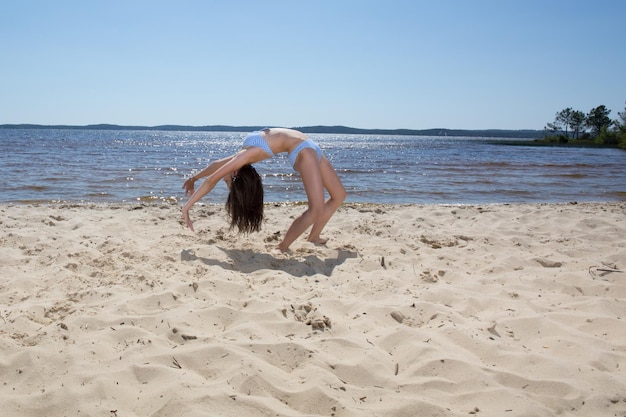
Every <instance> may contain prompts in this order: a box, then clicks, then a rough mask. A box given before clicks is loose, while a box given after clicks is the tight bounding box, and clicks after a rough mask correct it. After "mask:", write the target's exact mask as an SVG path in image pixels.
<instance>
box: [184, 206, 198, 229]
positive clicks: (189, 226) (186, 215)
mask: <svg viewBox="0 0 626 417" xmlns="http://www.w3.org/2000/svg"><path fill="white" fill-rule="evenodd" d="M183 220H184V221H185V224H187V227H188V228H189V229H190V230H191V231H192V232H194V231H195V230H193V223H192V222H191V219H190V218H189V209H188V208H187V206H184V207H183Z"/></svg>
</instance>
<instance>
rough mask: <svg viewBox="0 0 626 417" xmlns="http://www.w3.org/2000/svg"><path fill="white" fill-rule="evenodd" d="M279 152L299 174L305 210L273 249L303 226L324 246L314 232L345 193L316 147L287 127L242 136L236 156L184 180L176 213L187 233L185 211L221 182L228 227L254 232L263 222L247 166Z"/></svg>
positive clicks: (256, 185) (257, 188)
mask: <svg viewBox="0 0 626 417" xmlns="http://www.w3.org/2000/svg"><path fill="white" fill-rule="evenodd" d="M281 152H286V153H287V155H288V158H289V161H290V162H291V165H292V166H293V168H294V169H295V170H296V171H298V172H299V173H300V177H301V178H302V183H303V185H304V190H305V192H306V196H307V200H308V208H307V210H306V211H305V212H304V213H302V215H300V216H299V217H298V218H297V219H295V220H294V222H293V223H292V224H291V226H290V227H289V229H288V230H287V233H286V234H285V237H284V239H283V240H282V242H280V244H279V245H278V249H279V250H280V251H281V252H285V251H287V249H288V248H289V246H290V245H291V244H292V243H293V242H294V241H295V240H296V239H297V238H298V236H300V235H301V234H302V233H304V232H305V230H306V229H307V228H308V227H309V226H312V227H311V232H310V234H309V238H308V240H309V241H310V242H313V243H316V244H324V243H326V239H323V238H322V237H321V236H320V234H321V232H322V229H324V226H326V223H328V220H330V218H331V216H332V215H333V213H335V211H336V210H337V208H339V206H340V205H341V203H342V202H343V200H344V199H345V198H346V190H345V189H344V187H343V185H342V184H341V180H340V179H339V176H338V175H337V173H336V172H335V169H334V168H333V166H332V165H331V163H330V162H329V161H328V159H326V157H325V156H324V155H322V151H321V149H320V148H319V146H318V145H317V144H316V143H315V142H313V141H312V140H310V139H307V137H306V135H304V134H303V133H302V132H299V131H297V130H293V129H284V128H271V129H263V130H260V131H257V132H252V133H250V134H249V135H248V136H246V139H245V140H244V142H243V147H242V149H241V150H240V151H239V152H237V153H236V154H234V155H231V156H228V157H226V158H223V159H220V160H218V161H214V162H212V163H211V164H209V165H208V166H207V167H206V168H204V169H203V170H202V171H200V172H199V173H197V174H196V175H194V176H192V177H191V178H189V179H188V180H187V181H185V183H184V184H183V188H184V189H185V194H188V195H191V197H190V198H189V200H188V201H187V203H186V204H185V205H184V206H183V209H182V212H183V220H184V221H185V223H186V224H187V226H188V227H189V228H190V229H191V230H192V231H193V223H192V222H191V219H190V218H189V209H190V208H191V207H192V206H193V205H194V204H195V203H196V202H197V201H198V200H200V199H201V198H202V197H204V196H205V195H207V194H208V193H209V192H210V191H211V190H212V189H213V187H215V185H216V184H217V183H218V182H219V180H221V179H223V180H224V181H225V182H226V184H227V186H228V188H229V189H230V192H229V194H228V199H227V200H226V211H227V212H228V214H229V215H230V217H231V223H230V227H231V228H234V227H237V228H238V229H239V232H242V233H249V232H255V231H258V230H259V229H260V227H261V223H262V221H263V185H262V184H261V177H260V176H259V174H258V173H257V172H256V170H255V169H254V168H253V167H252V166H251V164H254V163H256V162H260V161H262V160H264V159H268V158H271V157H272V156H274V155H275V154H277V153H281ZM203 177H207V178H206V180H205V181H204V182H203V183H202V185H200V187H198V189H197V190H195V189H194V184H195V182H196V181H197V180H198V179H200V178H203ZM324 189H326V190H327V191H328V194H329V196H330V198H329V199H328V200H327V201H324Z"/></svg>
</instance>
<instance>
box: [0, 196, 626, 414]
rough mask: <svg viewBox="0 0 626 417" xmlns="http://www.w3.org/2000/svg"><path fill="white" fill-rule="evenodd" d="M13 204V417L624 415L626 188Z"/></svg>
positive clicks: (6, 254) (8, 316) (6, 282)
mask: <svg viewBox="0 0 626 417" xmlns="http://www.w3.org/2000/svg"><path fill="white" fill-rule="evenodd" d="M266 205H267V211H266V216H267V219H266V222H265V224H264V226H263V229H262V230H261V232H260V233H255V234H251V235H241V236H240V235H237V234H236V233H233V232H229V230H228V223H227V221H226V216H225V211H224V208H223V205H221V204H205V205H200V206H197V207H195V208H194V209H193V211H192V219H193V220H194V224H195V226H196V230H197V231H196V233H192V232H190V231H188V230H186V229H185V228H184V227H183V225H182V221H181V220H180V218H179V217H180V216H179V205H178V203H176V204H161V203H159V204H152V203H145V202H129V203H96V204H91V203H90V204H87V205H83V204H76V203H66V202H62V203H58V204H52V205H49V204H35V205H24V204H15V205H12V204H5V203H1V204H0V224H1V225H2V231H1V232H0V346H1V349H2V352H3V357H2V359H1V360H0V372H2V374H3V375H5V379H4V381H3V382H4V383H3V384H2V385H0V403H2V404H3V408H4V410H6V413H8V414H9V415H20V416H32V417H35V416H39V415H42V414H46V415H112V413H113V410H115V413H114V414H116V415H119V416H133V415H136V416H160V415H203V414H204V413H206V412H207V411H206V410H211V413H212V414H213V415H246V416H250V417H261V416H267V415H276V416H281V417H282V416H285V417H286V416H293V415H307V416H314V415H315V416H317V415H320V416H322V415H323V416H330V415H332V416H335V417H341V416H357V415H358V416H378V415H388V416H403V415H440V416H466V415H468V414H472V415H507V416H526V415H534V416H553V415H564V416H576V415H607V414H608V415H622V414H624V413H626V395H624V387H626V375H625V374H624V372H623V370H624V368H626V334H624V331H623V323H624V319H625V317H626V281H624V279H625V278H626V272H624V271H625V270H626V216H625V214H626V202H596V203H591V202H578V203H576V204H572V203H502V204H499V203H494V204H469V205H456V204H450V205H448V204H445V205H444V204H406V205H404V204H376V203H345V204H344V205H343V206H342V207H341V208H340V209H339V210H338V212H337V213H336V214H335V216H334V217H333V218H332V219H331V220H330V222H329V224H328V226H327V228H326V233H325V234H324V235H325V236H326V237H328V238H329V242H328V244H327V245H326V246H316V245H313V244H310V243H308V242H306V241H305V240H306V236H303V237H301V238H300V239H298V240H297V241H296V242H294V244H293V245H292V248H291V252H290V253H288V254H284V255H271V254H270V253H269V249H271V248H272V247H273V246H274V245H275V244H276V243H277V241H278V239H279V238H280V236H281V234H283V233H284V232H285V231H286V229H287V227H288V226H289V224H290V222H291V221H292V219H293V218H294V217H295V216H297V215H299V214H300V213H301V212H302V210H303V207H301V206H302V205H303V203H297V202H292V203H266Z"/></svg>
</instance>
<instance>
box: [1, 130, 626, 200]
mask: <svg viewBox="0 0 626 417" xmlns="http://www.w3.org/2000/svg"><path fill="white" fill-rule="evenodd" d="M246 133H247V132H242V133H230V132H229V133H219V132H167V131H134V130H63V129H0V173H1V174H2V181H1V182H0V202H3V203H7V202H51V201H73V202H97V203H102V202H133V201H138V200H142V201H149V200H174V199H176V200H178V201H183V200H184V199H185V197H184V193H183V190H182V189H181V186H182V183H183V182H184V180H185V178H186V177H187V176H189V175H190V174H191V173H194V172H196V171H198V170H200V169H202V168H204V167H205V166H206V165H207V164H208V163H209V162H210V161H212V160H215V159H219V158H222V157H224V156H227V155H229V154H231V153H234V152H236V151H237V150H238V149H240V146H241V143H242V141H243V138H244V136H245V135H246ZM309 137H310V138H312V139H313V140H315V141H317V142H318V143H319V144H320V146H321V147H322V149H323V151H324V154H325V155H326V156H327V157H328V158H329V159H330V161H331V162H332V163H333V165H334V166H335V168H336V169H337V171H338V173H339V176H340V177H341V179H342V181H343V183H344V185H345V187H346V189H347V190H348V198H347V201H349V202H371V203H396V204H404V203H418V204H429V203H437V204H442V203H444V204H484V203H517V202H571V201H581V202H582V201H623V200H626V151H623V150H619V149H601V148H562V147H532V146H504V145H496V144H491V143H489V141H488V140H487V139H480V138H458V137H457V138H446V137H423V136H369V135H332V134H310V135H309ZM489 140H493V138H490V139H489ZM511 140H512V139H511ZM255 166H256V168H257V170H258V171H259V173H260V174H261V175H262V176H263V182H264V184H265V200H266V201H268V202H285V201H305V200H306V196H305V194H304V190H303V188H302V185H301V182H300V179H299V176H298V174H297V173H296V172H295V171H293V169H292V168H291V166H290V165H289V163H288V161H287V158H286V155H279V156H276V157H274V158H272V159H270V160H266V161H263V162H260V163H258V164H256V165H255ZM226 193H227V189H226V187H225V185H224V184H223V183H220V184H219V185H218V186H217V187H216V188H215V189H214V191H213V192H212V193H211V194H210V195H209V196H207V197H205V198H204V200H203V201H204V202H206V203H220V204H221V203H223V202H224V201H225V199H226Z"/></svg>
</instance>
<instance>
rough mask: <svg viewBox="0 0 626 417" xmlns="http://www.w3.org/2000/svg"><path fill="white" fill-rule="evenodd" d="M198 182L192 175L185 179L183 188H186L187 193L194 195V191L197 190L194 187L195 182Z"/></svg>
mask: <svg viewBox="0 0 626 417" xmlns="http://www.w3.org/2000/svg"><path fill="white" fill-rule="evenodd" d="M195 182H196V179H195V178H194V177H191V178H189V179H187V181H185V183H184V184H183V189H184V190H185V195H192V194H193V192H194V191H195V189H194V184H195Z"/></svg>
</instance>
